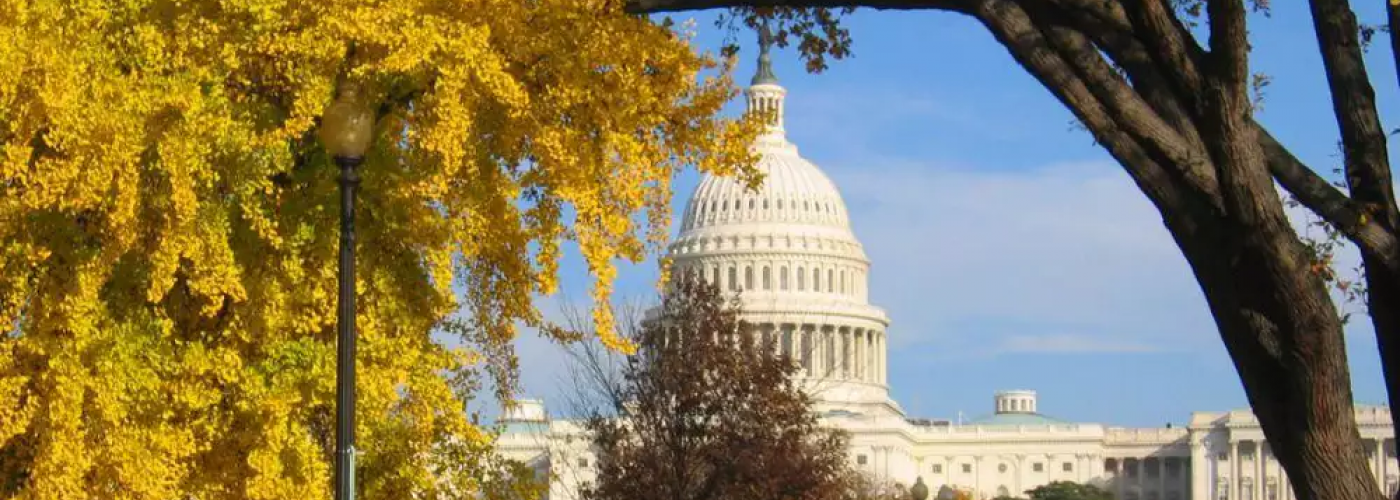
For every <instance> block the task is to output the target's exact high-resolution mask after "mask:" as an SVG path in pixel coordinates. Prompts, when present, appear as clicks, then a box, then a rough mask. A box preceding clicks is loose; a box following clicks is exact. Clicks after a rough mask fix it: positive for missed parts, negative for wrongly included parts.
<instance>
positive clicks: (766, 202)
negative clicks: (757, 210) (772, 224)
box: [763, 198, 768, 210]
mask: <svg viewBox="0 0 1400 500" xmlns="http://www.w3.org/2000/svg"><path fill="white" fill-rule="evenodd" d="M763 209H764V210H768V198H764V199H763Z"/></svg>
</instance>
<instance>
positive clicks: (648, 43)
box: [0, 0, 757, 500]
mask: <svg viewBox="0 0 1400 500" xmlns="http://www.w3.org/2000/svg"><path fill="white" fill-rule="evenodd" d="M621 8H622V6H621V3H620V2H617V1H612V0H0V39H3V40H4V42H3V43H0V325H3V329H0V498H11V497H14V498H25V499H54V500H60V499H61V500H72V499H86V498H102V499H200V500H215V499H235V498H236V499H244V498H247V499H280V498H295V499H298V500H302V499H320V498H327V497H329V492H330V484H331V482H330V463H331V458H332V454H331V446H332V435H333V431H332V429H333V421H334V410H333V406H334V397H333V393H334V379H335V377H334V362H335V350H334V338H335V333H334V332H335V309H336V308H335V297H336V279H335V276H336V270H335V263H336V257H335V256H336V245H337V238H338V233H337V231H338V227H337V220H338V215H339V212H338V210H339V208H338V205H337V203H336V199H337V198H336V196H337V186H336V175H337V172H336V169H335V168H334V166H333V165H332V164H331V162H330V161H329V158H328V157H327V155H326V153H325V151H324V149H323V148H322V146H321V144H320V143H319V142H318V141H317V139H316V131H317V126H318V121H319V117H320V114H321V113H322V111H323V110H324V109H325V107H326V105H327V104H328V103H329V102H330V101H331V99H332V97H333V94H334V87H335V86H336V84H337V82H341V81H352V82H354V83H355V84H356V85H358V87H359V88H360V89H362V91H363V93H364V94H366V95H367V96H368V99H369V100H370V101H371V103H372V107H373V109H374V110H375V120H376V121H375V133H376V136H375V140H374V142H373V145H372V147H371V149H370V151H369V153H368V154H367V157H366V161H365V164H364V165H363V166H362V167H361V168H360V172H361V176H362V178H363V182H362V184H361V189H360V196H359V209H358V213H357V223H356V225H357V233H358V238H359V242H358V248H359V250H358V255H357V257H358V265H357V268H358V273H359V276H358V280H357V282H356V284H355V285H356V290H357V295H358V300H359V303H360V307H359V320H358V324H359V331H360V339H361V340H360V346H359V349H360V350H359V362H358V363H359V366H358V370H359V416H358V421H359V435H360V448H361V449H362V453H363V454H362V456H361V458H360V460H359V467H358V468H359V472H358V475H359V477H358V479H359V483H360V496H361V498H366V499H378V498H395V499H398V498H405V499H406V498H415V499H426V498H449V497H472V496H474V495H477V494H486V495H487V496H506V495H512V496H513V495H517V494H519V493H521V492H520V491H513V490H510V489H509V488H510V486H509V485H508V484H505V483H500V482H497V481H495V479H493V478H499V477H501V471H502V470H503V469H501V468H500V467H498V466H497V465H493V464H494V462H493V461H492V459H490V457H489V455H490V454H489V448H490V446H489V438H490V436H489V432H488V430H487V429H484V428H482V427H479V426H478V425H476V424H475V423H474V422H473V420H472V419H471V418H469V417H468V416H467V415H466V414H465V411H464V404H465V402H466V401H467V400H468V399H469V398H470V397H471V394H472V392H473V391H475V390H476V389H477V388H478V387H480V386H481V379H482V378H484V377H485V375H482V374H483V373H490V374H493V375H495V377H496V378H499V379H501V380H499V381H498V382H502V386H503V387H508V386H509V385H510V379H511V375H512V373H513V370H514V366H515V362H514V360H513V357H512V356H511V354H510V351H509V348H508V343H509V342H510V340H511V338H512V337H513V335H514V334H515V332H514V326H515V325H519V324H526V325H538V324H539V323H540V322H541V318H540V315H539V313H538V312H537V311H536V310H535V308H534V307H533V306H532V297H533V296H536V295H538V294H547V293H551V292H552V291H553V290H554V289H555V286H556V285H555V284H556V279H557V277H556V275H557V271H558V269H557V262H558V260H559V258H560V251H561V243H563V242H564V241H566V240H573V241H575V242H576V243H577V246H578V248H579V249H580V250H581V253H582V256H583V258H584V259H585V261H586V262H587V263H588V267H589V269H590V271H591V273H592V275H593V276H594V278H595V280H594V284H593V290H594V299H595V301H596V302H597V303H598V304H605V303H606V301H607V298H608V296H609V290H610V288H609V284H610V282H611V280H612V279H613V275H614V273H615V271H614V262H615V261H616V260H617V259H629V260H633V261H636V260H640V259H641V258H643V257H644V255H645V254H646V253H647V252H649V251H653V250H655V249H656V248H658V245H657V244H658V243H659V241H660V239H661V238H662V237H664V235H665V229H666V227H665V225H666V223H668V222H669V220H670V214H669V212H668V206H669V202H670V198H671V188H670V181H671V179H672V177H673V176H674V175H675V173H676V172H677V171H678V170H679V169H680V168H682V167H683V166H689V165H694V166H698V167H699V168H701V169H703V170H707V171H716V172H724V171H726V170H728V171H731V172H732V171H734V170H736V169H737V170H738V171H737V172H734V173H736V174H739V175H745V176H748V178H749V179H751V180H756V178H755V177H756V176H755V175H754V173H753V171H752V169H751V168H749V167H747V165H751V164H752V161H753V158H752V157H751V153H750V152H749V150H748V149H747V145H748V142H749V139H750V138H751V137H752V136H753V135H754V134H755V133H756V129H757V126H756V124H755V123H754V122H752V121H747V120H737V119H727V118H722V117H719V116H718V115H717V113H718V112H719V110H720V108H721V106H722V105H723V104H724V103H725V102H726V101H727V100H729V99H730V98H731V97H732V96H733V93H734V87H733V85H732V84H731V82H730V81H729V79H728V71H727V68H728V66H727V65H725V64H720V62H719V61H717V60H715V59H714V58H712V57H710V56H708V55H706V54H700V53H697V52H696V51H695V50H694V49H693V48H692V47H691V46H690V45H689V44H688V39H687V37H688V35H686V34H685V33H680V32H678V31H677V30H676V29H675V28H674V27H672V26H670V25H668V24H667V23H657V22H655V21H653V20H651V19H648V18H646V17H639V16H633V15H628V14H624V13H623V12H622V10H621ZM459 292H460V293H462V295H461V296H458V295H457V294H458V293H459ZM449 317H452V318H456V319H459V320H460V321H459V322H457V323H453V324H452V328H447V327H445V321H446V320H447V319H448V318H449ZM594 322H595V325H596V327H597V330H598V332H600V333H599V334H600V335H601V336H602V337H603V339H604V340H605V341H608V342H612V343H614V345H615V346H616V347H619V348H623V349H625V348H626V346H624V345H620V344H618V343H617V342H616V340H615V339H616V337H614V336H613V335H612V334H611V333H610V332H611V331H612V320H611V317H610V316H609V313H608V310H607V309H606V308H604V307H597V308H596V312H595V313H594ZM434 331H450V332H453V333H455V334H459V335H461V336H463V339H462V340H463V342H461V343H460V344H461V345H464V346H466V347H464V348H449V347H447V346H445V345H443V344H441V343H439V342H435V341H434V338H433V337H432V336H431V333H432V332H434Z"/></svg>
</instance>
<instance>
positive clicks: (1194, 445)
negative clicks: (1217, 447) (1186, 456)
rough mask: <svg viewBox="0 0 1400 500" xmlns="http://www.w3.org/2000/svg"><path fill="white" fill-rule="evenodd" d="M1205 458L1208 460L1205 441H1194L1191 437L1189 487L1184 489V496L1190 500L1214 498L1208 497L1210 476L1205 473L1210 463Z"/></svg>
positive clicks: (1210, 499)
mask: <svg viewBox="0 0 1400 500" xmlns="http://www.w3.org/2000/svg"><path fill="white" fill-rule="evenodd" d="M1193 434H1194V432H1193ZM1207 460H1209V456H1208V455H1207V454H1206V446H1205V443H1203V442H1199V441H1196V439H1195V438H1194V437H1192V439H1191V474H1190V479H1189V480H1188V481H1190V483H1189V484H1190V486H1191V487H1190V488H1189V489H1187V490H1186V491H1187V495H1186V496H1187V498H1190V499H1191V500H1214V499H1212V498H1211V497H1210V476H1207V475H1206V473H1207V472H1209V470H1210V464H1208V463H1207V462H1206V461H1207ZM1182 475H1183V476H1184V475H1186V474H1182Z"/></svg>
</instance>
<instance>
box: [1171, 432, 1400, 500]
mask: <svg viewBox="0 0 1400 500" xmlns="http://www.w3.org/2000/svg"><path fill="white" fill-rule="evenodd" d="M1387 441H1391V440H1387V439H1376V440H1367V442H1366V445H1367V446H1368V447H1369V449H1368V450H1367V451H1368V452H1369V454H1370V455H1371V456H1370V460H1371V473H1372V477H1373V478H1374V479H1375V480H1376V484H1378V485H1379V486H1380V487H1381V490H1382V491H1383V492H1385V494H1386V496H1387V497H1393V496H1394V495H1395V490H1396V480H1395V477H1394V476H1395V473H1396V472H1397V471H1396V470H1392V469H1391V467H1390V460H1389V454H1388V453H1387V452H1386V442H1387ZM1246 444H1249V445H1250V446H1251V447H1252V449H1251V450H1250V451H1252V453H1248V454H1246V455H1247V456H1251V457H1253V458H1252V459H1250V460H1248V462H1249V463H1248V464H1246V463H1245V461H1243V460H1241V459H1240V456H1241V453H1240V451H1241V449H1242V448H1243V447H1244V445H1246ZM1227 446H1228V447H1229V451H1228V452H1217V455H1216V456H1215V457H1209V459H1211V460H1213V463H1214V464H1215V467H1214V471H1215V475H1214V477H1213V478H1212V477H1210V476H1206V475H1205V473H1206V471H1204V470H1202V471H1201V473H1200V474H1197V477H1196V478H1194V480H1195V481H1196V484H1198V485H1201V486H1202V487H1200V488H1197V489H1196V490H1195V491H1196V493H1197V494H1198V495H1199V494H1207V495H1209V496H1208V497H1205V498H1204V499H1202V498H1197V499H1195V500H1293V498H1295V497H1294V495H1293V487H1292V485H1291V484H1289V482H1288V477H1287V474H1286V473H1285V472H1284V470H1283V466H1282V465H1281V464H1279V463H1278V461H1277V460H1271V459H1270V457H1272V456H1273V453H1272V452H1269V451H1268V443H1267V442H1265V441H1256V440H1241V441H1231V442H1229V444H1228V445H1227ZM1192 452H1193V454H1194V455H1196V457H1195V458H1196V459H1197V460H1200V462H1198V463H1202V464H1204V463H1205V462H1204V461H1205V460H1206V459H1207V458H1208V457H1206V456H1205V447H1204V446H1202V445H1199V444H1198V445H1194V446H1193V450H1192ZM1220 454H1224V455H1225V456H1227V457H1229V458H1228V459H1227V460H1221V456H1220ZM1201 469H1205V467H1201ZM1206 485H1209V487H1207V486H1206Z"/></svg>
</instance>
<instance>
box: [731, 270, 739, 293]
mask: <svg viewBox="0 0 1400 500" xmlns="http://www.w3.org/2000/svg"><path fill="white" fill-rule="evenodd" d="M738 289H739V270H738V269H735V268H734V266H729V291H731V292H734V291H738Z"/></svg>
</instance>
